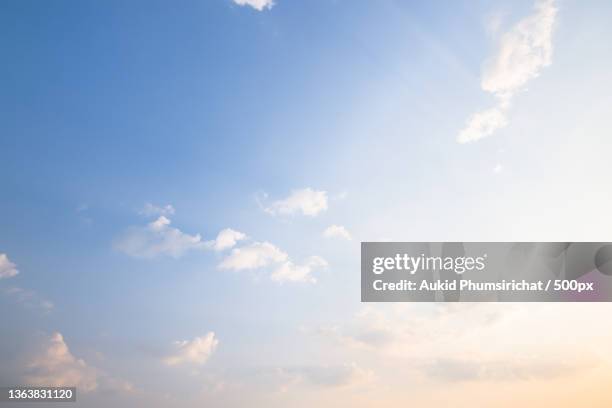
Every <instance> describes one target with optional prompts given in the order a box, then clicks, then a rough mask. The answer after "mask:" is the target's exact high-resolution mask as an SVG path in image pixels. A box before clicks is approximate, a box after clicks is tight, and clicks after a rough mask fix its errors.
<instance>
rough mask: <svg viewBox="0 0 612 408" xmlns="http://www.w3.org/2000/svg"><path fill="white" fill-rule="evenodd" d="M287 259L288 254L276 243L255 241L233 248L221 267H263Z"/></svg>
mask: <svg viewBox="0 0 612 408" xmlns="http://www.w3.org/2000/svg"><path fill="white" fill-rule="evenodd" d="M287 259H288V255H287V254H286V253H285V252H283V251H282V250H280V249H279V248H278V247H276V246H275V245H273V244H271V243H269V242H253V243H251V244H250V245H248V246H245V247H242V248H236V249H234V250H232V252H231V254H230V255H229V256H227V257H226V258H225V259H224V260H223V261H222V262H221V264H220V265H219V267H220V268H221V269H232V270H235V271H239V270H244V269H256V268H261V267H264V266H268V265H270V264H272V263H278V262H284V261H285V260H287Z"/></svg>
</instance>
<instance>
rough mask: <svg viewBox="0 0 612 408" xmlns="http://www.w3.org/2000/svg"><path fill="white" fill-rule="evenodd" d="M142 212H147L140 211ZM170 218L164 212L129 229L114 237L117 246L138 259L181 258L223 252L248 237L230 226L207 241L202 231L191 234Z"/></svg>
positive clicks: (166, 209) (152, 209)
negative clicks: (202, 252) (174, 224)
mask: <svg viewBox="0 0 612 408" xmlns="http://www.w3.org/2000/svg"><path fill="white" fill-rule="evenodd" d="M145 208H148V210H147V213H148V214H159V213H160V211H161V212H164V213H167V214H168V213H170V212H172V213H173V212H174V208H173V207H172V206H171V205H167V206H166V207H163V208H161V207H154V206H151V207H146V206H145ZM141 214H144V213H143V212H141ZM171 222H172V221H171V220H170V219H169V218H168V217H166V216H165V215H159V217H158V218H157V219H156V220H154V221H151V222H149V223H148V224H146V225H144V226H132V227H129V228H128V229H126V230H125V231H124V232H123V233H122V234H121V235H120V236H119V237H118V238H116V239H115V241H114V243H113V245H114V247H115V248H116V249H117V250H119V251H121V252H123V253H124V254H126V255H129V256H132V257H135V258H155V257H157V256H170V257H173V258H180V257H181V256H183V255H185V254H186V253H187V252H190V251H194V250H195V251H198V250H207V249H212V250H215V251H223V250H226V249H230V248H232V247H234V246H235V245H236V243H237V242H238V241H241V240H243V239H246V237H247V236H246V234H244V233H242V232H239V231H236V230H233V229H231V228H226V229H223V230H221V231H220V232H219V234H218V235H217V238H215V239H214V240H209V241H204V240H203V239H202V236H201V235H200V234H194V235H191V234H188V233H185V232H183V231H181V230H180V229H178V228H175V227H172V226H170V224H171Z"/></svg>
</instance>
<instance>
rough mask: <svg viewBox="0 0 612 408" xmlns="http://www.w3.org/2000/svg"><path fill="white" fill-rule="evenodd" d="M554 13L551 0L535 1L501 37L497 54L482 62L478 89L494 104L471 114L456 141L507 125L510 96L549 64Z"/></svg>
mask: <svg viewBox="0 0 612 408" xmlns="http://www.w3.org/2000/svg"><path fill="white" fill-rule="evenodd" d="M556 14H557V8H556V7H555V5H554V0H542V1H538V2H536V4H535V12H534V13H533V14H532V15H530V16H528V17H525V18H524V19H522V20H520V21H519V22H518V23H517V24H516V25H515V26H514V27H513V28H512V29H511V30H510V31H508V32H507V33H505V34H504V35H503V36H502V37H501V40H500V43H499V48H498V50H497V53H496V54H495V55H494V56H493V58H491V59H490V60H489V61H487V63H486V64H485V67H484V70H483V74H482V80H481V87H482V89H483V90H484V91H486V92H490V93H492V94H493V95H494V96H495V97H496V98H497V99H498V104H497V106H496V107H493V108H489V109H486V110H484V111H481V112H477V113H475V114H473V115H472V116H471V117H470V118H469V119H468V121H467V123H466V126H465V128H464V129H463V130H462V131H461V132H460V133H459V136H458V137H457V141H458V142H459V143H469V142H474V141H477V140H480V139H482V138H484V137H487V136H490V135H491V134H493V133H494V132H495V131H496V130H497V129H500V128H502V127H504V126H506V125H507V124H508V120H507V111H508V109H509V107H510V102H511V100H512V98H513V97H514V95H515V94H516V93H517V92H518V91H520V90H522V89H523V88H524V87H525V85H526V84H527V82H528V81H529V80H531V79H533V78H536V77H537V76H539V75H540V72H541V71H542V69H543V68H545V67H547V66H548V65H550V64H551V61H552V50H553V45H552V34H553V28H554V23H555V17H556Z"/></svg>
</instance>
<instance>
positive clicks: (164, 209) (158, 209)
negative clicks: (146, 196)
mask: <svg viewBox="0 0 612 408" xmlns="http://www.w3.org/2000/svg"><path fill="white" fill-rule="evenodd" d="M175 212H176V210H175V209H174V207H173V206H172V205H171V204H167V205H164V206H157V205H154V204H151V203H146V204H145V205H144V207H142V209H141V210H140V211H139V213H140V214H141V215H144V216H145V217H155V216H158V215H164V216H170V215H174V213H175Z"/></svg>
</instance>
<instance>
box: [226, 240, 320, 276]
mask: <svg viewBox="0 0 612 408" xmlns="http://www.w3.org/2000/svg"><path fill="white" fill-rule="evenodd" d="M271 265H273V266H274V269H273V270H272V272H271V273H270V279H271V280H272V281H275V282H279V283H283V282H301V283H316V281H317V280H316V278H314V277H313V276H312V272H313V271H314V270H316V269H319V268H325V267H327V262H326V261H325V260H324V259H323V258H321V257H320V256H311V257H310V258H308V259H307V260H306V262H305V263H304V264H302V265H296V264H295V263H294V262H293V261H291V260H290V259H289V255H287V253H286V252H284V251H282V250H281V249H280V248H278V247H277V246H275V245H273V244H271V243H269V242H253V243H251V244H249V245H247V246H244V247H241V248H236V249H233V250H232V252H231V253H230V255H228V256H227V257H226V258H225V259H223V261H221V263H220V264H219V268H221V269H231V270H235V271H241V270H253V269H259V268H264V267H267V266H271Z"/></svg>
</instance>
